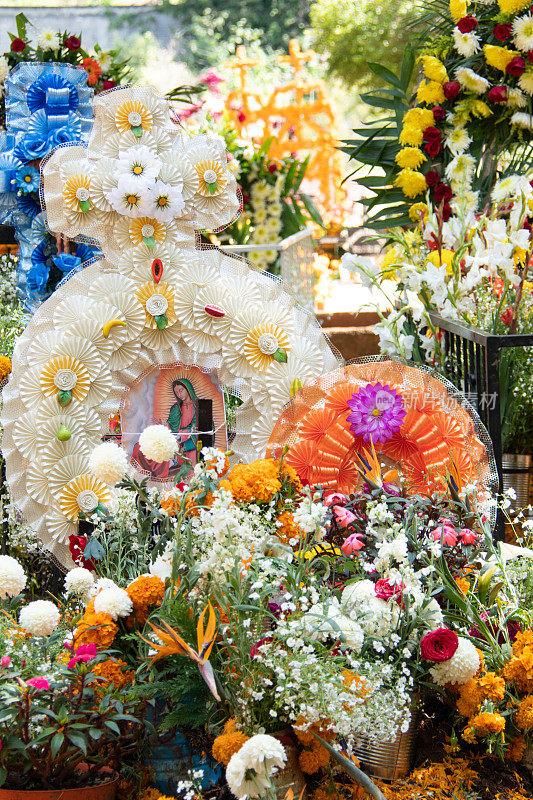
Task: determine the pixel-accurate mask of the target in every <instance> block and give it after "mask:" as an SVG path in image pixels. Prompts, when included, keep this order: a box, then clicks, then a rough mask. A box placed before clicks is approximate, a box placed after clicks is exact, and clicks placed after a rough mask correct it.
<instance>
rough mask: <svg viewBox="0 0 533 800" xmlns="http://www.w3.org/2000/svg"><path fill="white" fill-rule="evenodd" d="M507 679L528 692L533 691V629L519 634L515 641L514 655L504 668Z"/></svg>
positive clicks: (504, 675) (503, 671) (503, 674)
mask: <svg viewBox="0 0 533 800" xmlns="http://www.w3.org/2000/svg"><path fill="white" fill-rule="evenodd" d="M502 676H503V677H504V678H505V680H506V681H510V682H511V683H514V685H515V686H516V688H517V689H519V691H521V692H525V693H527V694H529V693H531V692H533V631H531V630H529V629H528V630H526V631H523V632H521V633H519V634H518V636H517V637H516V639H515V641H514V642H513V655H512V657H511V658H510V660H509V661H508V662H507V664H506V665H505V666H504V668H503V670H502Z"/></svg>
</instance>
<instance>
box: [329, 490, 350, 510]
mask: <svg viewBox="0 0 533 800" xmlns="http://www.w3.org/2000/svg"><path fill="white" fill-rule="evenodd" d="M347 499H348V498H347V497H346V495H345V494H339V493H338V492H333V493H332V494H328V496H327V497H325V498H324V503H325V504H326V505H327V506H328V508H329V506H332V505H333V504H334V503H345V502H346V500H347Z"/></svg>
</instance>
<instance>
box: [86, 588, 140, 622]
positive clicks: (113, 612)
mask: <svg viewBox="0 0 533 800" xmlns="http://www.w3.org/2000/svg"><path fill="white" fill-rule="evenodd" d="M94 610H95V611H96V613H97V614H109V616H110V617H111V618H112V619H114V620H116V619H118V618H119V617H127V616H128V615H129V614H131V612H132V611H133V603H132V602H131V600H130V596H129V594H128V593H127V591H126V590H125V589H120V588H119V587H118V586H114V587H112V588H110V589H102V591H101V592H98V594H97V595H96V597H95V598H94Z"/></svg>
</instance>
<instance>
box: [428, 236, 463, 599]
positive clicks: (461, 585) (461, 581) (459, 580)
mask: <svg viewBox="0 0 533 800" xmlns="http://www.w3.org/2000/svg"><path fill="white" fill-rule="evenodd" d="M441 252H442V251H441ZM448 252H452V251H448ZM432 255H433V254H432ZM452 257H453V252H452ZM450 267H451V259H450ZM450 271H451V270H450ZM446 272H448V264H446ZM455 583H456V584H457V588H458V589H460V590H461V592H462V593H463V594H464V595H467V594H468V592H469V591H470V583H469V582H468V581H467V579H466V578H461V577H459V578H456V579H455Z"/></svg>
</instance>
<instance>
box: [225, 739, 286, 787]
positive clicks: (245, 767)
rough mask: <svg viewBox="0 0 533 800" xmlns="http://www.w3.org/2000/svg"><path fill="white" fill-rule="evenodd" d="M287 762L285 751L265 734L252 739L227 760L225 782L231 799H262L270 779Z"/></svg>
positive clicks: (269, 785)
mask: <svg viewBox="0 0 533 800" xmlns="http://www.w3.org/2000/svg"><path fill="white" fill-rule="evenodd" d="M286 760H287V754H286V753H285V748H284V747H283V745H282V744H281V742H279V741H278V740H277V739H275V738H274V737H273V736H269V735H268V734H257V735H256V736H252V738H251V739H249V740H248V741H247V742H245V743H244V744H243V746H242V747H241V749H240V750H239V751H238V752H237V753H234V755H233V756H232V757H231V759H230V761H229V764H228V766H227V769H226V780H227V782H228V786H229V788H230V790H231V792H232V794H234V795H235V797H237V798H239V800H240V799H241V798H245V797H256V796H259V797H261V796H263V795H264V794H265V792H266V791H267V790H268V789H270V788H271V787H272V782H271V778H272V776H273V775H274V774H275V773H276V772H277V771H278V769H281V768H283V766H284V764H285V762H286Z"/></svg>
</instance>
